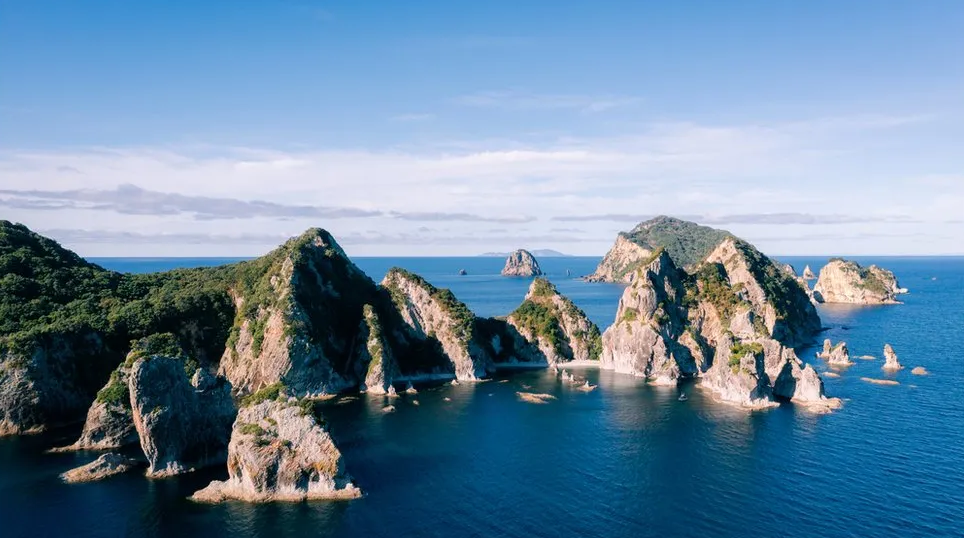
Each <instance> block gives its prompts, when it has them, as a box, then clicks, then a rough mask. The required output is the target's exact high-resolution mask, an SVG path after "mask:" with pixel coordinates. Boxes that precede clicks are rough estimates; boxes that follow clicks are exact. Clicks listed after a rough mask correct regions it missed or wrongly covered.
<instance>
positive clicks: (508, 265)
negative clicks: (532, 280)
mask: <svg viewBox="0 0 964 538" xmlns="http://www.w3.org/2000/svg"><path fill="white" fill-rule="evenodd" d="M540 275H542V269H541V268H540V267H539V262H538V261H536V258H535V256H533V255H532V254H531V253H530V252H529V251H528V250H522V249H520V250H516V251H515V252H512V253H511V254H509V256H508V257H507V258H506V259H505V267H503V268H502V276H524V277H529V276H540Z"/></svg>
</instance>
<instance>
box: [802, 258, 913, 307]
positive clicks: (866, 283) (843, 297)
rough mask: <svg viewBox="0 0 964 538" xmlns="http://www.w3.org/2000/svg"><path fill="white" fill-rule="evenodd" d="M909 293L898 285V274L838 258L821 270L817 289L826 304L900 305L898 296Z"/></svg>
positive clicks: (815, 293)
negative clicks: (896, 275) (895, 275)
mask: <svg viewBox="0 0 964 538" xmlns="http://www.w3.org/2000/svg"><path fill="white" fill-rule="evenodd" d="M900 293H907V290H906V289H903V288H901V287H900V286H899V285H898V284H897V278H896V277H894V273H892V272H890V271H888V270H886V269H882V268H880V267H877V266H876V265H871V266H870V267H866V268H865V267H861V266H860V265H859V264H857V263H856V262H852V261H847V260H844V259H841V258H834V259H832V260H830V262H829V263H828V264H827V265H825V266H824V267H823V269H821V270H820V278H818V279H817V284H816V285H815V286H814V288H813V294H814V297H815V298H816V299H817V301H819V302H822V303H849V304H899V303H900V301H898V300H897V295H898V294H900Z"/></svg>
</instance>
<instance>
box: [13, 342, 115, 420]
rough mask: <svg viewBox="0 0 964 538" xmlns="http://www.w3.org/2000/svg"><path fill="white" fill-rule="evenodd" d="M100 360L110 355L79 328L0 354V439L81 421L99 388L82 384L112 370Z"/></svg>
mask: <svg viewBox="0 0 964 538" xmlns="http://www.w3.org/2000/svg"><path fill="white" fill-rule="evenodd" d="M105 355H106V356H109V355H110V352H109V350H108V349H107V346H106V345H105V344H104V342H103V340H102V339H101V337H100V336H99V335H98V334H97V333H95V332H93V331H87V330H82V329H81V330H76V331H72V332H65V333H59V334H49V335H43V336H40V337H38V338H37V341H36V342H34V343H32V345H31V346H30V347H29V349H24V350H13V349H6V350H0V436H4V435H16V434H24V433H36V432H40V431H43V430H45V429H46V427H47V426H48V425H49V424H56V423H61V422H67V421H72V420H74V419H76V418H78V416H83V410H84V409H86V408H87V406H88V405H89V404H90V400H91V399H92V398H93V395H94V391H96V389H97V386H98V385H99V383H98V385H93V386H89V383H87V382H86V381H85V380H87V378H88V377H95V378H96V377H97V376H98V374H97V371H98V370H100V371H102V373H101V374H99V375H103V376H104V377H106V376H107V374H108V373H109V372H110V369H111V367H112V366H113V365H111V366H107V367H106V368H104V364H103V363H104V360H103V358H102V357H103V356H105ZM79 365H85V368H88V370H87V371H85V372H81V371H80V370H79V369H78V366H79ZM91 374H93V375H91ZM100 379H103V377H100ZM101 382H102V381H101Z"/></svg>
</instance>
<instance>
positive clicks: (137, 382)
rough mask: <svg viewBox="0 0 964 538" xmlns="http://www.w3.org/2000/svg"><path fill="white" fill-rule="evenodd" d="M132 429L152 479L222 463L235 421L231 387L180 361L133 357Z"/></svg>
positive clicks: (131, 382) (165, 358)
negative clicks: (189, 369)
mask: <svg viewBox="0 0 964 538" xmlns="http://www.w3.org/2000/svg"><path fill="white" fill-rule="evenodd" d="M129 389H130V400H131V407H132V411H133V420H134V427H135V428H136V429H137V434H138V437H139V439H140V444H141V449H142V450H143V451H144V456H145V457H146V458H147V463H148V469H147V474H148V476H151V477H162V476H171V475H176V474H181V473H184V472H188V471H191V470H193V469H194V468H197V467H202V466H206V465H211V464H216V463H219V462H223V461H224V457H225V448H226V447H227V443H228V438H229V435H230V432H231V423H232V421H233V420H234V416H235V408H234V403H233V401H232V398H231V387H230V384H229V383H227V382H226V381H225V380H224V379H223V378H220V377H219V378H215V377H213V376H211V375H210V374H208V373H206V372H205V371H204V370H200V369H198V370H197V371H196V372H195V374H194V376H193V378H192V379H191V380H190V381H189V380H188V377H187V373H186V372H185V371H184V361H182V360H178V359H172V358H168V357H160V356H155V357H150V358H141V359H138V360H137V361H136V362H135V363H134V365H133V367H132V368H131V372H130V380H129Z"/></svg>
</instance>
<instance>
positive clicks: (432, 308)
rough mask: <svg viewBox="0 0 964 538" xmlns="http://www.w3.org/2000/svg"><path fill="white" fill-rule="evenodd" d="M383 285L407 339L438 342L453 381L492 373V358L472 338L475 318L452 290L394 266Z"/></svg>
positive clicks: (481, 376) (473, 337) (472, 378)
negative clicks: (406, 328) (441, 287)
mask: <svg viewBox="0 0 964 538" xmlns="http://www.w3.org/2000/svg"><path fill="white" fill-rule="evenodd" d="M382 286H384V287H385V288H386V289H387V290H388V291H389V293H390V294H391V297H392V300H393V301H394V303H395V307H396V308H397V309H398V311H399V312H400V313H401V316H402V320H403V321H404V322H405V324H406V325H407V326H408V333H409V338H410V339H417V340H421V341H434V342H437V343H438V345H440V346H441V349H442V352H443V353H444V355H445V357H447V359H448V361H449V362H450V367H449V368H450V369H449V371H452V372H454V373H455V378H456V379H458V380H460V381H461V380H477V379H481V378H483V377H485V376H486V375H487V374H488V373H489V372H492V371H494V370H495V367H494V365H493V358H492V356H491V355H490V354H489V353H488V352H487V350H486V349H485V348H484V347H483V346H482V345H480V344H479V342H478V341H477V340H476V338H475V327H476V322H475V315H473V314H472V312H471V311H470V310H469V309H468V307H466V306H465V304H464V303H462V302H461V301H459V300H458V299H456V298H455V295H453V294H452V292H451V291H449V290H447V289H439V288H436V287H435V286H433V285H431V284H429V283H428V282H426V281H425V279H423V278H422V277H420V276H418V275H416V274H414V273H410V272H408V271H406V270H404V269H400V268H397V267H396V268H393V269H391V270H390V271H389V272H388V274H387V275H385V279H384V280H382Z"/></svg>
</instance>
